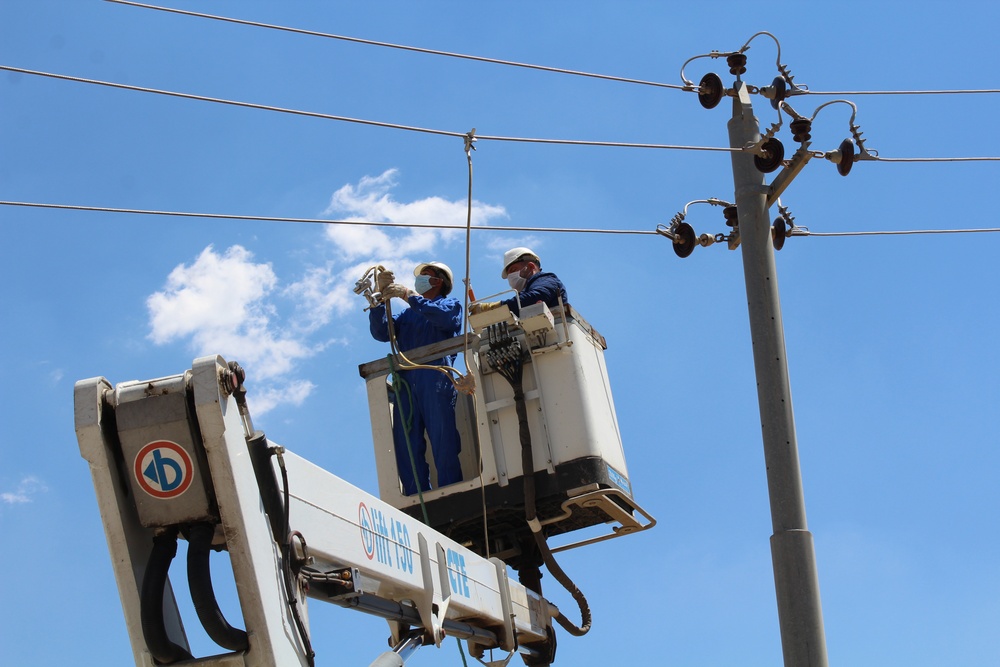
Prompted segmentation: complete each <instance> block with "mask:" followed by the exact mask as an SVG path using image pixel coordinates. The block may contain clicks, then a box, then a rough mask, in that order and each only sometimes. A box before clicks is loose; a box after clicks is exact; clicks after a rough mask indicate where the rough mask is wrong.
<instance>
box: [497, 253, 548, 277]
mask: <svg viewBox="0 0 1000 667" xmlns="http://www.w3.org/2000/svg"><path fill="white" fill-rule="evenodd" d="M523 257H527V258H529V259H531V260H532V261H534V262H535V264H538V266H541V265H542V260H540V259H538V255H536V254H535V251H534V250H532V249H531V248H511V249H510V250H508V251H507V252H505V253H504V254H503V271H501V272H500V277H501V278H506V277H507V267H509V266H510V265H511V264H513V263H514V262H516V261H518V260H519V259H521V258H523Z"/></svg>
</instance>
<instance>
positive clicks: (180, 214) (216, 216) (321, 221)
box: [0, 201, 659, 235]
mask: <svg viewBox="0 0 1000 667" xmlns="http://www.w3.org/2000/svg"><path fill="white" fill-rule="evenodd" d="M0 206H22V207H26V208H49V209H60V210H68V211H93V212H98V213H124V214H131V215H159V216H167V217H177V218H207V219H212V220H254V221H258V222H299V223H309V224H317V225H358V226H363V227H414V228H421V229H455V230H462V229H466V226H465V225H444V224H439V223H421V222H380V221H374V220H328V219H325V218H285V217H275V216H260V215H232V214H225V213H191V212H187V211H153V210H148V209H137V208H112V207H107V206H79V205H74V204H47V203H41V202H25V201H0ZM470 229H474V230H480V229H481V230H487V231H492V232H547V233H548V232H551V233H567V234H648V235H659V234H658V232H656V231H652V230H641V229H586V228H577V229H574V228H569V227H497V226H492V225H489V226H487V225H474V226H472V227H471V228H470Z"/></svg>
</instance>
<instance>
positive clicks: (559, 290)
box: [500, 271, 569, 315]
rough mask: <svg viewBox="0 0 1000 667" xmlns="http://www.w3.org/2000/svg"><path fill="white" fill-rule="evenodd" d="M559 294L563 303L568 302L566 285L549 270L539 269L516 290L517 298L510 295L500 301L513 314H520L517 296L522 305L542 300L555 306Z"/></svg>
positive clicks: (550, 306) (557, 302) (557, 303)
mask: <svg viewBox="0 0 1000 667" xmlns="http://www.w3.org/2000/svg"><path fill="white" fill-rule="evenodd" d="M560 296H561V297H562V302H563V304H567V303H569V298H568V297H567V296H566V286H565V285H563V283H562V281H561V280H559V278H558V277H557V276H556V274H554V273H551V272H549V271H539V272H538V273H536V274H535V275H533V276H531V277H530V278H528V282H527V283H525V285H524V289H522V290H521V291H520V292H518V295H517V298H514V297H511V298H509V299H505V300H503V301H501V302H500V303H502V304H504V305H506V306H507V307H508V308H510V312H512V313H514V314H515V315H520V314H521V309H520V307H518V305H517V299H518V298H519V299H520V300H521V305H522V306H530V305H531V304H533V303H538V302H539V301H542V302H544V303H545V305H547V306H548V307H549V308H555V307H556V306H558V305H559V297H560Z"/></svg>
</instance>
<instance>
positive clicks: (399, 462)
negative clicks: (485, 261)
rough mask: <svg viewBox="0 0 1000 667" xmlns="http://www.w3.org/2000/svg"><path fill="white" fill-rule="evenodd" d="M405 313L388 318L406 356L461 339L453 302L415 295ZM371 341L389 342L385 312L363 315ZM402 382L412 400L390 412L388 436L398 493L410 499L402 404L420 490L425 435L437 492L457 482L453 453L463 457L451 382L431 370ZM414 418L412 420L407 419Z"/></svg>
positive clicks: (404, 398)
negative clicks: (393, 460) (429, 442)
mask: <svg viewBox="0 0 1000 667" xmlns="http://www.w3.org/2000/svg"><path fill="white" fill-rule="evenodd" d="M407 302H408V303H409V304H410V307H409V308H407V309H405V310H403V312H401V313H399V314H394V315H393V316H392V320H393V328H394V329H395V332H396V344H397V345H398V346H399V349H400V351H402V352H406V351H407V350H412V349H413V348H415V347H420V346H421V345H430V344H431V343H437V342H439V341H442V340H448V339H449V338H453V337H454V336H457V335H458V334H459V333H461V330H462V304H461V303H460V302H459V301H458V300H457V299H452V298H449V297H443V296H439V297H437V298H436V299H433V300H430V299H425V298H424V297H422V296H420V295H419V294H418V295H414V296H411V297H410V298H409V299H407ZM368 320H369V324H370V328H371V333H372V337H373V338H374V339H375V340H379V341H382V342H388V341H389V325H388V322H387V321H386V317H385V306H384V305H383V306H378V307H376V308H372V309H371V311H369V313H368ZM454 362H455V355H453V354H452V355H448V356H446V357H442V358H441V359H436V360H434V361H428V362H425V363H426V364H428V365H436V366H451V365H452V364H454ZM401 377H402V378H403V379H404V380H405V381H406V383H407V384H408V385H409V387H410V392H409V393H410V395H412V397H413V404H412V407H411V405H410V400H409V396H408V395H407V394H406V392H405V391H404V392H401V394H400V395H399V396H397V397H396V401H395V403H394V407H393V426H392V436H393V443H394V445H395V446H394V449H395V452H396V467H397V468H398V469H399V480H400V481H401V482H402V484H403V493H404V494H406V495H408V496H411V495H413V494H415V493H416V492H417V483H416V481H415V480H414V479H413V468H412V467H411V463H410V454H409V452H408V451H407V449H406V434H405V433H404V432H403V428H404V425H403V419H402V417H401V415H400V412H399V410H400V404H401V403H402V407H403V411H404V415H405V416H406V417H409V418H410V419H411V423H410V431H409V436H410V438H409V440H410V446H411V447H412V448H413V457H414V460H415V462H416V467H417V480H419V483H420V490H422V491H427V490H429V489H430V488H431V483H430V469H429V468H428V466H427V460H426V458H425V455H426V452H427V444H426V441H425V440H424V431H425V430H426V431H427V435H428V436H429V437H430V441H431V453H432V454H433V456H434V467H435V468H437V481H438V486H446V485H448V484H454V483H455V482H460V481H462V465H461V463H460V462H459V460H458V453H459V452H460V451H462V441H461V438H460V437H459V435H458V429H457V428H456V427H455V402H456V400H457V398H458V394H457V392H456V391H455V386H454V385H453V384H452V382H451V380H450V379H449V378H448V377H447V376H446V375H445V374H444V373H441V372H439V371H436V370H430V369H417V370H412V371H402V372H401ZM411 412H412V413H413V414H412V415H411V414H410V413H411Z"/></svg>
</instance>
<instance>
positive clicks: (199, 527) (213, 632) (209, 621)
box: [187, 523, 250, 651]
mask: <svg viewBox="0 0 1000 667" xmlns="http://www.w3.org/2000/svg"><path fill="white" fill-rule="evenodd" d="M214 534H215V526H214V525H212V524H210V523H198V524H195V525H194V526H192V527H191V530H190V531H189V532H188V552H187V566H188V587H189V588H190V589H191V601H192V602H193V603H194V609H195V611H196V612H198V620H200V621H201V625H202V627H203V628H205V632H207V633H208V636H209V637H211V638H212V641H214V642H215V643H216V644H218V645H219V646H221V647H222V648H227V649H229V650H230V651H245V650H247V648H249V646H250V644H249V641H248V640H247V633H246V632H244V631H243V630H240V629H239V628H234V627H233V626H231V625H229V623H228V621H226V618H225V616H223V615H222V610H221V609H219V603H218V602H217V601H216V599H215V591H214V589H213V588H212V569H211V567H210V566H209V556H210V555H211V549H212V536H213V535H214Z"/></svg>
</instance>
